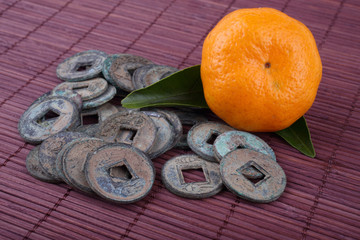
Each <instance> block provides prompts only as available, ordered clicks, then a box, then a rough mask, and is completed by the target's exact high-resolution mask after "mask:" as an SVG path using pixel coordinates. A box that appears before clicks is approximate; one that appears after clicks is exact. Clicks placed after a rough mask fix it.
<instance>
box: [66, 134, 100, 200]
mask: <svg viewBox="0 0 360 240" xmlns="http://www.w3.org/2000/svg"><path fill="white" fill-rule="evenodd" d="M105 144H106V143H105V142H104V141H103V140H101V139H98V138H78V139H76V140H74V141H72V142H71V143H70V145H69V146H68V150H67V151H66V152H64V154H63V156H62V168H63V173H64V175H65V182H66V183H67V184H69V185H70V186H72V187H75V188H76V189H79V190H81V191H83V192H87V193H92V190H91V188H90V186H89V184H88V182H87V180H86V177H85V173H84V167H85V162H86V158H87V155H88V154H89V153H92V152H93V151H94V150H95V149H97V148H99V147H101V146H103V145H105Z"/></svg>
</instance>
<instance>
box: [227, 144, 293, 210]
mask: <svg viewBox="0 0 360 240" xmlns="http://www.w3.org/2000/svg"><path fill="white" fill-rule="evenodd" d="M249 169H252V170H251V171H257V172H259V174H261V176H262V177H261V178H256V179H252V178H248V177H247V176H246V174H247V172H248V170H249ZM220 173H221V178H222V180H223V182H224V184H225V186H226V187H227V188H228V189H229V190H230V191H231V192H233V193H234V194H236V195H238V196H239V197H241V198H244V199H247V200H249V201H253V202H259V203H267V202H272V201H275V200H276V199H278V198H279V197H280V195H281V194H282V193H283V192H284V190H285V186H286V176H285V173H284V171H283V169H282V168H281V167H280V166H279V164H277V162H275V161H274V160H273V159H272V158H271V157H270V156H269V155H265V154H262V153H259V152H256V151H253V150H250V149H237V150H234V151H232V152H229V153H228V154H226V155H225V156H224V157H223V159H222V160H221V162H220ZM244 173H245V174H244Z"/></svg>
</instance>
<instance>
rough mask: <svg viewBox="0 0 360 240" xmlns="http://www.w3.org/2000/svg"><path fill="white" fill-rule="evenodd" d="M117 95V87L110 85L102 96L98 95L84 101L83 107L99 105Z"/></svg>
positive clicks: (88, 107)
mask: <svg viewBox="0 0 360 240" xmlns="http://www.w3.org/2000/svg"><path fill="white" fill-rule="evenodd" d="M115 95H116V88H115V87H114V86H112V85H109V87H108V88H107V90H106V91H105V92H104V93H103V94H101V95H100V96H97V97H96V98H93V99H90V100H86V101H84V102H83V109H91V108H96V107H99V106H101V105H103V104H105V103H107V102H109V101H110V100H111V99H113V98H114V97H115Z"/></svg>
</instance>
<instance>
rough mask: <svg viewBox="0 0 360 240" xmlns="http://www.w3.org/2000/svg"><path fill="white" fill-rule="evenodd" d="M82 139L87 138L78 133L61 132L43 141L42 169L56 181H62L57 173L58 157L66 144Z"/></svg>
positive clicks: (41, 149) (40, 152)
mask: <svg viewBox="0 0 360 240" xmlns="http://www.w3.org/2000/svg"><path fill="white" fill-rule="evenodd" d="M80 137H85V135H84V134H81V133H77V132H60V133H58V134H55V135H53V136H51V137H49V138H47V139H46V140H45V141H43V142H42V143H41V145H40V149H39V159H40V166H41V167H42V169H43V170H44V171H45V172H46V173H47V174H49V175H50V176H51V177H53V178H54V179H57V180H59V181H61V180H62V179H61V177H60V176H58V174H57V171H56V158H57V155H58V153H59V152H60V151H61V149H62V148H63V147H64V146H65V144H67V143H69V142H71V141H73V140H75V139H77V138H80Z"/></svg>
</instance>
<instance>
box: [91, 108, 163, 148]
mask: <svg viewBox="0 0 360 240" xmlns="http://www.w3.org/2000/svg"><path fill="white" fill-rule="evenodd" d="M95 136H96V137H97V138H101V139H104V140H105V141H106V142H109V143H114V142H116V143H126V144H129V145H132V146H134V147H136V148H138V149H140V150H141V151H143V152H145V153H147V152H148V151H149V150H150V149H151V147H152V146H153V144H154V142H155V139H156V126H155V124H154V122H153V121H152V120H151V119H150V118H149V117H148V116H146V114H144V113H142V112H138V111H133V112H128V111H125V112H118V113H116V114H113V115H111V116H110V117H109V118H107V119H106V120H105V121H103V122H102V123H101V124H100V127H99V131H98V133H97V134H96V135H95Z"/></svg>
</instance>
